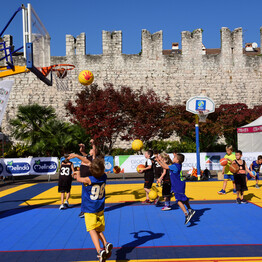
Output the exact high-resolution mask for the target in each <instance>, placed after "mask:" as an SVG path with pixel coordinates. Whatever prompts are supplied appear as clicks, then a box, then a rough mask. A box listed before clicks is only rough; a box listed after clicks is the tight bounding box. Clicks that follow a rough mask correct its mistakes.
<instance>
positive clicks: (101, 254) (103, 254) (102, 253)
mask: <svg viewBox="0 0 262 262" xmlns="http://www.w3.org/2000/svg"><path fill="white" fill-rule="evenodd" d="M97 258H98V259H99V262H105V261H106V251H105V250H104V249H102V250H100V252H99V254H98V255H97Z"/></svg>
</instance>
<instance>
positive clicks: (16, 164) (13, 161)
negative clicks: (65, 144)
mask: <svg viewBox="0 0 262 262" xmlns="http://www.w3.org/2000/svg"><path fill="white" fill-rule="evenodd" d="M57 167H58V159H57V157H37V158H4V159H0V176H25V175H54V174H55V173H56V171H57Z"/></svg>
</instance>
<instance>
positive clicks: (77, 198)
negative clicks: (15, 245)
mask: <svg viewBox="0 0 262 262" xmlns="http://www.w3.org/2000/svg"><path fill="white" fill-rule="evenodd" d="M222 183H223V181H206V182H204V181H203V182H188V183H187V184H186V195H187V196H188V197H189V198H190V200H191V201H210V200H211V201H217V200H235V199H236V195H234V194H233V190H232V182H231V181H230V182H228V185H227V190H226V191H227V194H225V195H218V193H217V192H218V191H219V190H220V189H221V188H222ZM254 185H255V181H248V186H249V188H248V191H247V192H245V194H244V196H245V195H246V199H247V200H248V201H250V202H252V203H254V204H256V205H258V206H260V207H262V190H259V189H256V188H255V187H254ZM157 190H158V194H159V195H160V196H161V195H162V188H160V187H158V188H157ZM81 191H82V186H81V185H76V186H72V188H71V196H70V201H69V203H70V204H80V203H81ZM60 197H61V194H60V193H58V187H57V186H54V187H53V188H51V189H49V190H47V191H45V192H43V193H41V194H39V195H37V196H35V197H33V198H32V199H30V200H28V201H27V204H26V203H23V204H22V205H38V204H50V202H52V204H53V205H60V204H61V203H60V202H61V201H60ZM144 200H145V191H144V188H143V183H139V184H107V185H106V203H119V202H129V201H130V202H134V201H144ZM171 200H172V201H175V198H174V197H173V198H172V199H171Z"/></svg>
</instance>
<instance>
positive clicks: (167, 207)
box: [161, 206, 171, 211]
mask: <svg viewBox="0 0 262 262" xmlns="http://www.w3.org/2000/svg"><path fill="white" fill-rule="evenodd" d="M170 209H171V207H169V206H164V207H162V208H161V210H162V211H167V210H170Z"/></svg>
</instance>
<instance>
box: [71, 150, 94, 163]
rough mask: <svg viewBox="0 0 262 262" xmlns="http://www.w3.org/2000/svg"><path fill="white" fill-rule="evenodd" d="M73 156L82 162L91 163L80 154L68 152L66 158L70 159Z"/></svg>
mask: <svg viewBox="0 0 262 262" xmlns="http://www.w3.org/2000/svg"><path fill="white" fill-rule="evenodd" d="M75 157H76V158H78V159H80V160H81V161H82V162H83V163H85V164H87V165H91V162H90V161H89V160H88V159H87V158H86V157H84V156H80V155H78V154H75V153H72V154H69V156H68V159H72V158H75Z"/></svg>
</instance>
